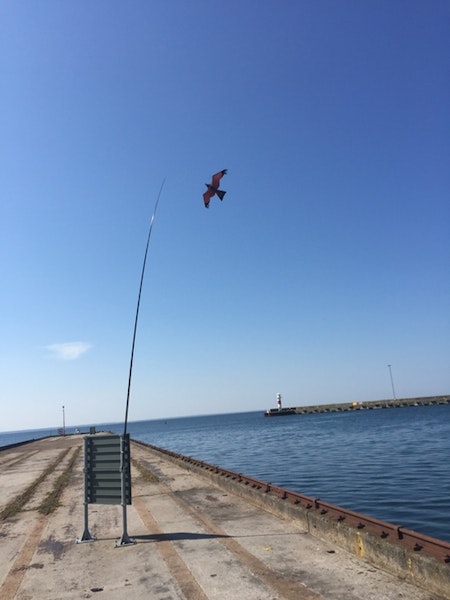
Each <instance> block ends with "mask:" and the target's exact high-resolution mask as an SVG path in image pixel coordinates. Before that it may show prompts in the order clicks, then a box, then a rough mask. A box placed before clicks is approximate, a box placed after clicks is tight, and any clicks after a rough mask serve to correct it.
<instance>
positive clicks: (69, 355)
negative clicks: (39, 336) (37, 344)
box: [45, 342, 91, 360]
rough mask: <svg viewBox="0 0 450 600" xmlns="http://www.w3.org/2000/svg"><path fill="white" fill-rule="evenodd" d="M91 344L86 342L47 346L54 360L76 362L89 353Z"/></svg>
mask: <svg viewBox="0 0 450 600" xmlns="http://www.w3.org/2000/svg"><path fill="white" fill-rule="evenodd" d="M90 347H91V344H88V343H86V342H65V343H63V344H50V345H49V346H45V348H46V350H49V351H50V352H51V354H52V356H53V357H54V358H57V359H59V360H76V359H77V358H80V356H81V355H82V354H84V353H85V352H87V351H88V350H89V348H90Z"/></svg>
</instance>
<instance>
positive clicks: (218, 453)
mask: <svg viewBox="0 0 450 600" xmlns="http://www.w3.org/2000/svg"><path fill="white" fill-rule="evenodd" d="M100 428H101V429H108V430H111V431H114V432H115V433H121V432H122V425H118V424H105V425H102V426H101V427H100V426H97V429H100ZM83 430H84V431H86V428H83ZM128 430H129V433H130V434H131V436H132V437H133V438H135V439H139V440H142V441H144V442H148V443H151V444H154V445H156V446H159V447H161V448H167V449H169V450H173V451H175V452H180V453H182V454H185V455H187V456H192V457H195V458H197V459H200V460H204V461H206V462H209V463H212V464H215V465H219V466H221V467H224V468H227V469H231V470H233V471H238V472H241V473H245V474H246V475H249V476H252V477H255V478H257V479H261V480H263V481H268V482H272V483H274V484H277V485H280V486H282V487H286V488H289V489H291V490H295V491H298V492H301V493H303V494H307V495H310V496H314V497H320V498H321V499H322V500H326V501H328V502H332V503H334V504H338V505H340V506H344V507H346V508H349V509H353V510H356V511H358V512H362V513H365V514H368V515H371V516H374V517H378V518H379V519H383V520H385V521H389V522H391V523H395V524H398V525H403V526H405V527H408V528H410V529H414V530H416V531H420V532H422V533H425V534H427V535H431V536H433V537H437V538H439V539H443V540H446V541H450V466H449V465H450V463H449V458H448V457H449V455H450V405H443V406H424V407H420V406H418V407H410V408H397V409H385V410H383V409H382V410H370V411H358V412H355V413H352V412H346V413H324V414H312V415H295V416H290V417H281V418H265V417H263V415H262V412H251V413H239V414H228V415H211V416H203V417H188V418H179V419H167V420H157V421H141V422H135V423H130V424H129V427H128ZM67 431H68V432H72V431H73V429H72V428H71V429H68V430H67ZM56 433H57V430H56V429H53V430H38V431H32V432H30V431H28V432H18V433H8V434H6V433H5V434H0V446H1V445H6V444H9V443H13V442H15V441H20V440H21V439H30V438H34V437H42V436H45V435H54V434H56Z"/></svg>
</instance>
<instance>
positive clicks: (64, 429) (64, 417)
mask: <svg viewBox="0 0 450 600" xmlns="http://www.w3.org/2000/svg"><path fill="white" fill-rule="evenodd" d="M62 411H63V435H66V415H65V412H64V404H63V407H62Z"/></svg>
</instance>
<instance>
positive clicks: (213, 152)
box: [0, 0, 450, 431]
mask: <svg viewBox="0 0 450 600" xmlns="http://www.w3.org/2000/svg"><path fill="white" fill-rule="evenodd" d="M0 13H1V14H0V28H1V30H0V69H1V70H0V77H1V80H0V88H1V91H0V127H1V131H0V205H1V214H0V217H1V221H0V223H1V241H0V244H1V246H0V251H1V295H0V310H1V331H0V344H1V347H0V352H1V372H0V395H1V409H2V410H1V417H0V431H6V430H14V429H29V428H37V427H53V426H55V425H56V426H57V425H59V424H60V423H61V419H62V416H61V415H62V406H63V405H64V406H65V414H66V425H67V426H73V425H76V424H90V423H101V422H107V421H121V420H123V418H124V412H125V400H126V392H127V383H128V370H129V361H130V352H131V341H132V333H133V326H134V317H135V310H136V302H137V294H138V289H139V281H140V275H141V268H142V261H143V257H144V250H145V244H146V240H147V233H148V227H149V222H150V217H151V215H152V212H153V207H154V204H155V201H156V198H157V195H158V191H159V189H160V187H161V184H162V182H163V180H164V179H165V184H164V188H163V191H162V194H161V199H160V203H159V208H158V212H157V215H156V219H155V222H154V227H153V233H152V237H151V242H150V250H149V256H148V262H147V269H146V273H145V280H144V285H143V290H142V299H141V310H140V318H139V325H138V332H137V339H136V348H135V360H134V370H133V380H132V389H131V398H130V412H129V419H130V420H131V421H134V420H141V419H153V418H166V417H167V418H168V417H173V416H184V415H196V414H213V413H226V412H235V411H247V410H249V411H250V410H264V409H266V408H269V407H271V406H275V398H276V394H277V393H278V392H279V393H281V394H282V396H283V402H284V405H285V406H296V405H308V404H316V403H332V402H353V401H363V400H377V399H381V398H391V397H392V388H391V381H390V376H389V369H388V367H387V365H388V364H390V365H392V367H391V369H392V375H393V379H394V385H395V393H396V396H397V397H412V396H428V395H436V394H447V393H449V392H450V368H449V366H450V365H449V362H450V361H449V356H450V352H449V350H450V326H449V307H450V280H449V258H450V235H449V231H450V205H449V192H450V169H449V164H450V163H449V147H450V144H449V141H450V117H449V114H450V113H449V106H450V68H449V67H450V42H449V37H448V31H449V25H450V3H449V2H448V0H430V1H428V2H424V1H422V0H420V1H419V0H364V1H362V0H340V1H337V0H276V1H275V0H270V1H269V0H245V1H243V0H228V1H226V2H223V1H222V2H219V1H216V0H195V1H193V2H186V1H185V0H154V1H152V2H149V1H146V0H141V1H139V0H135V1H131V2H122V1H120V2H119V1H116V0H93V1H89V2H87V1H80V0H65V1H64V2H59V1H56V0H41V1H40V2H32V1H24V2H16V1H13V0H4V1H3V2H2V3H1V5H0ZM222 169H228V174H227V175H226V176H225V177H224V178H223V179H222V188H223V189H224V190H226V191H227V195H226V196H225V199H224V200H223V202H220V201H219V200H218V198H217V196H216V197H214V198H213V199H212V200H211V204H210V208H209V210H206V209H205V207H204V206H203V199H202V194H203V192H204V191H205V189H206V188H205V183H206V182H207V181H209V180H210V177H211V175H212V174H213V173H215V172H216V171H219V170H222Z"/></svg>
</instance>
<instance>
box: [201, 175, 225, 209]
mask: <svg viewBox="0 0 450 600" xmlns="http://www.w3.org/2000/svg"><path fill="white" fill-rule="evenodd" d="M226 174H227V169H224V170H223V171H219V172H218V173H216V174H215V175H213V176H212V179H211V183H205V185H206V187H207V188H208V189H207V190H206V192H205V193H204V194H203V202H204V203H205V208H209V201H210V200H211V198H212V197H213V196H214V195H215V194H217V195H218V196H219V198H220V200H223V197H224V196H225V194H226V192H224V191H223V190H219V184H220V180H221V179H222V177H223V176H224V175H226Z"/></svg>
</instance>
